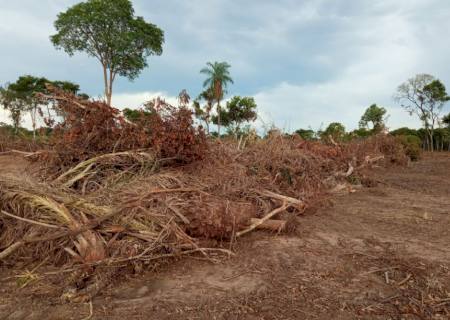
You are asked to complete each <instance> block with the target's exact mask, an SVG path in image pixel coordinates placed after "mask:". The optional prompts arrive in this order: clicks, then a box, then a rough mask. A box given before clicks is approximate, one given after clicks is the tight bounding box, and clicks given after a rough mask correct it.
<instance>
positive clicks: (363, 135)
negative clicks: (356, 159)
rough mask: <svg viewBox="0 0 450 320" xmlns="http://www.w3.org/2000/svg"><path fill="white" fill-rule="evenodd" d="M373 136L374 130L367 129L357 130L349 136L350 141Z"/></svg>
mask: <svg viewBox="0 0 450 320" xmlns="http://www.w3.org/2000/svg"><path fill="white" fill-rule="evenodd" d="M372 134H373V130H369V129H367V128H359V129H355V130H353V131H352V132H349V133H348V134H347V138H348V140H351V139H354V138H367V137H369V136H371V135H372Z"/></svg>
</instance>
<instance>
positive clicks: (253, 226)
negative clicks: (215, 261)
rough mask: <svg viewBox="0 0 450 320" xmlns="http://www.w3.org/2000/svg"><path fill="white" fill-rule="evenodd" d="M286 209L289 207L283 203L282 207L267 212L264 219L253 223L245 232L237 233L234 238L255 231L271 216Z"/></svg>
mask: <svg viewBox="0 0 450 320" xmlns="http://www.w3.org/2000/svg"><path fill="white" fill-rule="evenodd" d="M287 208H289V205H288V204H286V203H285V202H284V203H283V205H282V206H281V207H279V208H277V209H275V210H273V211H271V212H269V213H268V214H267V215H266V216H264V218H262V219H258V221H255V223H253V224H252V225H251V226H250V227H248V228H247V229H245V230H242V231H239V232H237V233H236V237H240V236H243V235H244V234H246V233H249V232H250V231H253V230H255V229H256V228H258V227H259V226H260V225H262V224H263V223H264V222H266V221H267V220H269V219H270V218H272V217H273V216H275V215H277V214H279V213H281V212H283V211H284V210H286V209H287Z"/></svg>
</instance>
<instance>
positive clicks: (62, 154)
mask: <svg viewBox="0 0 450 320" xmlns="http://www.w3.org/2000/svg"><path fill="white" fill-rule="evenodd" d="M48 89H49V91H50V92H51V93H52V94H51V95H41V99H43V100H45V101H46V102H52V103H53V104H54V106H55V109H56V110H57V113H58V114H59V115H60V116H61V117H62V120H63V121H62V122H60V123H58V124H57V125H56V126H55V128H54V129H53V133H52V136H51V139H50V141H49V150H47V152H45V153H40V154H39V160H40V161H41V162H43V163H46V164H47V166H46V168H47V171H48V172H47V174H48V173H50V174H53V176H54V177H55V176H57V175H58V174H61V173H63V172H64V171H66V170H68V169H69V168H71V167H75V166H76V165H78V164H79V163H80V162H83V161H86V160H89V161H90V163H89V164H92V168H94V167H96V163H98V162H97V161H92V160H91V159H93V158H97V159H98V160H105V158H109V159H112V158H115V159H118V160H119V161H118V162H119V163H120V164H121V165H119V168H117V169H118V170H117V171H122V170H123V169H124V168H125V167H127V165H126V164H125V162H126V161H125V159H128V160H129V163H128V166H131V167H133V166H134V165H135V164H136V163H142V161H141V160H143V158H150V164H152V163H153V162H154V160H155V158H171V159H173V160H175V161H177V162H182V163H188V162H192V161H196V160H199V159H201V158H202V157H203V156H204V155H205V153H206V151H207V150H206V149H207V143H206V137H205V134H204V132H203V131H202V130H200V129H197V128H195V127H194V125H193V119H192V112H191V111H190V110H188V109H186V108H184V107H181V108H175V107H173V106H171V105H169V104H167V103H165V102H164V101H162V100H157V101H158V103H150V104H149V108H151V109H152V110H151V111H152V112H145V113H144V112H143V111H142V114H143V116H142V117H141V118H140V119H139V121H136V122H130V121H128V120H127V119H125V117H124V116H123V115H122V114H121V112H120V111H119V110H118V109H116V108H113V107H111V106H109V105H107V104H106V103H104V102H102V101H91V100H82V99H80V98H79V97H76V96H74V95H73V94H71V93H67V92H64V91H62V90H59V89H57V88H53V87H49V88H48ZM124 153H126V154H127V155H128V156H126V155H125V154H124ZM138 153H139V154H140V156H139V155H136V154H138ZM143 153H146V154H151V155H152V156H151V157H149V156H144V157H142V155H143ZM106 154H109V155H110V156H107V157H105V155H106ZM136 160H137V161H136ZM145 162H147V161H145ZM103 168H104V167H103ZM109 168H110V169H111V168H112V169H114V166H110V167H109ZM128 169H129V168H128ZM87 171H90V170H87ZM97 171H100V170H97ZM92 172H93V171H90V172H89V174H90V173H92ZM84 174H85V175H86V174H88V172H84ZM102 178H103V176H101V175H100V177H99V179H97V180H101V179H102Z"/></svg>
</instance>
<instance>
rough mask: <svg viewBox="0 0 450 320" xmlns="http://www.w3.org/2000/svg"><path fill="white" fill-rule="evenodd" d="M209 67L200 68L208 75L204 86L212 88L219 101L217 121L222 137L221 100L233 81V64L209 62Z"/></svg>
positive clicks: (216, 99)
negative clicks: (231, 69)
mask: <svg viewBox="0 0 450 320" xmlns="http://www.w3.org/2000/svg"><path fill="white" fill-rule="evenodd" d="M206 65H207V67H205V68H203V69H202V70H200V73H202V74H205V75H206V76H207V78H206V80H205V82H204V83H203V87H205V88H207V89H211V90H212V91H213V92H214V99H215V101H217V122H218V131H219V132H218V133H219V138H220V125H221V121H220V111H221V110H220V101H221V100H222V98H223V95H224V93H225V92H226V88H227V86H228V83H233V79H231V76H230V71H229V69H230V68H231V65H229V64H228V63H227V62H214V63H211V62H208V63H207V64H206Z"/></svg>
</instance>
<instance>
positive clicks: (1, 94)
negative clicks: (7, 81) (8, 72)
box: [0, 85, 25, 133]
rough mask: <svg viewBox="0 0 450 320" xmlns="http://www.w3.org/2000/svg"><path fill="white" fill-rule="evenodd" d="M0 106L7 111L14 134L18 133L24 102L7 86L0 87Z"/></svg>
mask: <svg viewBox="0 0 450 320" xmlns="http://www.w3.org/2000/svg"><path fill="white" fill-rule="evenodd" d="M0 104H1V105H3V108H4V109H5V110H7V111H9V116H10V118H11V120H12V122H13V127H14V131H15V133H18V130H19V127H20V123H21V122H22V116H23V112H24V111H25V104H24V101H23V100H22V99H21V98H20V94H19V93H18V92H16V91H15V90H13V88H11V85H7V87H6V88H3V87H0Z"/></svg>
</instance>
